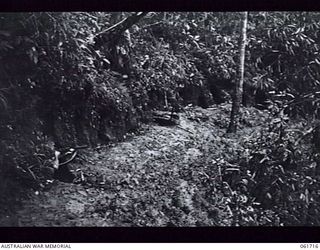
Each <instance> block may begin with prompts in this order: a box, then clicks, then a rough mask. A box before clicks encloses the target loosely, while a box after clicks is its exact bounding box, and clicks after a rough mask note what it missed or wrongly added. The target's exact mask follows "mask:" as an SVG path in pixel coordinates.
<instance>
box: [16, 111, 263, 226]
mask: <svg viewBox="0 0 320 250" xmlns="http://www.w3.org/2000/svg"><path fill="white" fill-rule="evenodd" d="M229 112H230V105H224V106H221V105H220V106H213V107H211V108H209V109H201V108H190V109H189V110H187V111H186V112H184V113H182V114H180V125H178V126H173V127H162V126H157V125H145V126H144V127H143V131H144V132H143V133H142V134H140V135H135V136H132V138H130V139H128V140H126V141H124V142H121V143H118V144H116V145H114V146H112V147H109V148H100V149H91V150H86V151H84V152H82V153H81V154H80V156H81V159H79V160H78V161H76V162H75V163H74V164H71V165H70V167H71V169H72V170H73V171H75V172H77V173H80V172H82V173H83V178H84V179H85V181H84V182H83V183H80V184H73V183H71V184H70V183H63V182H59V181H55V182H54V183H53V184H52V187H51V188H50V189H49V190H47V191H38V192H35V193H33V194H31V195H30V197H29V199H28V200H25V201H24V202H23V207H22V209H21V210H20V211H18V214H17V224H18V226H167V225H173V226H201V225H208V226H214V225H229V224H230V220H229V218H230V216H231V212H230V208H229V207H228V206H227V201H226V200H225V199H224V198H223V195H222V194H220V193H219V192H217V188H218V186H219V183H220V182H221V181H220V175H219V171H221V170H220V169H219V168H218V165H219V164H217V162H223V161H224V160H226V157H231V158H232V156H233V155H236V154H240V153H241V152H240V151H241V150H242V149H241V148H239V147H237V145H236V142H237V141H239V140H240V138H241V137H242V138H243V140H246V139H248V140H249V139H250V138H249V137H251V136H252V137H254V136H255V135H254V134H255V133H257V132H258V131H257V130H258V129H257V127H256V126H257V125H259V115H257V113H259V114H260V116H261V115H265V114H262V113H261V112H260V111H258V110H256V109H253V108H252V109H248V110H247V111H246V112H247V113H245V115H246V116H249V115H250V118H249V117H248V118H249V119H247V120H250V122H253V123H254V124H247V125H245V126H244V125H243V128H242V129H241V131H240V132H239V133H238V134H236V135H233V136H224V133H225V130H226V126H227V123H228V118H229ZM255 117H256V118H255ZM253 126H255V128H254V129H253ZM239 150H240V151H239ZM226 155H227V156H226Z"/></svg>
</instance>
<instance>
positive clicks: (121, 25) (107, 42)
mask: <svg viewBox="0 0 320 250" xmlns="http://www.w3.org/2000/svg"><path fill="white" fill-rule="evenodd" d="M147 13H148V12H137V13H134V14H132V15H131V16H129V17H127V18H124V19H123V20H121V21H120V22H118V23H116V24H115V25H113V26H111V27H109V28H107V29H105V30H103V31H101V32H99V33H98V34H97V35H95V37H94V42H95V45H94V46H95V49H100V48H101V47H103V52H104V53H105V55H106V57H107V59H108V60H109V61H110V65H108V67H110V68H111V69H112V70H113V71H116V72H119V73H120V74H125V75H130V55H129V51H130V46H131V44H130V43H131V41H130V40H128V41H127V39H126V40H125V39H123V41H122V45H121V46H119V45H120V44H121V37H124V38H128V37H129V36H128V34H130V33H129V32H128V33H127V36H125V35H126V34H125V32H126V31H128V29H129V28H130V27H132V25H134V24H135V23H137V22H138V21H139V20H140V19H141V18H143V17H144V16H145V15H146V14H147ZM124 40H125V41H126V42H124ZM120 47H121V48H122V50H121V49H120ZM121 51H125V52H121Z"/></svg>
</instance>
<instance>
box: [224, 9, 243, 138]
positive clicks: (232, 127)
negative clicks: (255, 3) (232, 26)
mask: <svg viewBox="0 0 320 250" xmlns="http://www.w3.org/2000/svg"><path fill="white" fill-rule="evenodd" d="M241 23H242V27H241V34H240V40H239V47H240V62H239V79H238V80H237V81H236V83H235V86H234V93H233V100H232V109H231V117H230V124H229V127H228V130H227V133H235V132H237V128H238V124H239V118H240V105H241V102H242V97H243V79H244V60H245V52H246V42H247V23H248V12H243V13H242V18H241Z"/></svg>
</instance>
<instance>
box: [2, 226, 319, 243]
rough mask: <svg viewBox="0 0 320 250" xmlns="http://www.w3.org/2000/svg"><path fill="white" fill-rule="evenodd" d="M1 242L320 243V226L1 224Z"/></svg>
mask: <svg viewBox="0 0 320 250" xmlns="http://www.w3.org/2000/svg"><path fill="white" fill-rule="evenodd" d="M0 242H1V243H4V242H7V243H9V242H17V243H19V242H20V243H22V242H39V243H46V242H50V243H142V242H143V243H252V242H257V243H319V242H320V227H282V228H280V227H237V228H234V227H233V228H230V227H229V228H228V227H216V228H212V227H210V228H209V227H200V228H169V227H167V228H152V227H150V228H147V227H144V228H143V227H141V228H128V227H123V228H121V227H116V228H112V227H109V228H99V227H91V228H86V227H85V228H81V227H77V228H66V227H64V228H49V227H47V228H41V227H40V228H39V227H37V228H36V227H34V228H0Z"/></svg>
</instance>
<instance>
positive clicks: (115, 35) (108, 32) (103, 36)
mask: <svg viewBox="0 0 320 250" xmlns="http://www.w3.org/2000/svg"><path fill="white" fill-rule="evenodd" d="M147 14H148V12H137V13H134V14H133V15H131V16H129V17H127V18H125V19H123V20H121V21H120V22H118V23H116V24H115V25H113V26H111V27H109V28H107V29H105V30H103V31H101V32H99V33H98V34H97V35H95V37H94V41H95V45H96V47H100V46H103V45H104V44H105V43H110V42H111V41H112V43H114V44H116V43H117V42H118V40H119V38H120V36H121V34H122V33H123V32H125V31H126V30H127V29H129V28H130V27H131V26H132V25H134V24H135V23H137V22H139V20H140V19H141V18H143V17H144V16H145V15H147Z"/></svg>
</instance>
